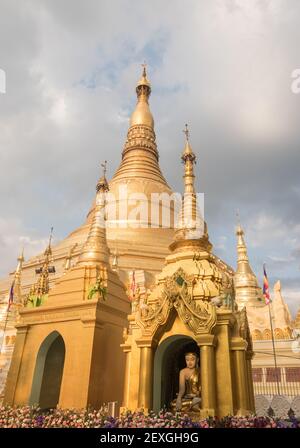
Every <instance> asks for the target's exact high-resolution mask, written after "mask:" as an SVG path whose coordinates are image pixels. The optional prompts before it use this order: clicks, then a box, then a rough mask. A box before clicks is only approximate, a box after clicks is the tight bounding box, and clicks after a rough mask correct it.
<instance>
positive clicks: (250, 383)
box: [246, 352, 255, 412]
mask: <svg viewBox="0 0 300 448" xmlns="http://www.w3.org/2000/svg"><path fill="white" fill-rule="evenodd" d="M252 356H253V353H249V352H246V367H247V371H248V391H249V404H250V410H251V411H252V412H255V399H254V388H253V377H252V365H251V359H252Z"/></svg>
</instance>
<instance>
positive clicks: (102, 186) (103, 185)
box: [96, 160, 109, 193]
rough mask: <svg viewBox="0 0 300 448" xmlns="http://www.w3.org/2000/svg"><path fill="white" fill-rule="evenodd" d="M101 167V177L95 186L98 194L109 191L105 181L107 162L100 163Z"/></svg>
mask: <svg viewBox="0 0 300 448" xmlns="http://www.w3.org/2000/svg"><path fill="white" fill-rule="evenodd" d="M101 167H102V168H103V176H102V177H100V179H99V180H98V182H97V185H96V192H97V193H99V192H100V191H102V192H106V191H108V190H109V187H108V183H107V180H106V177H105V175H106V171H107V160H104V163H101Z"/></svg>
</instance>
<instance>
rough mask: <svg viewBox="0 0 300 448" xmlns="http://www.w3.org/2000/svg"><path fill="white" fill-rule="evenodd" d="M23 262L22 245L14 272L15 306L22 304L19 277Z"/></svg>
mask: <svg viewBox="0 0 300 448" xmlns="http://www.w3.org/2000/svg"><path fill="white" fill-rule="evenodd" d="M23 262H24V247H23V248H22V251H21V253H20V255H19V256H18V264H17V268H16V270H15V274H14V299H13V303H14V305H17V306H23V305H24V303H23V300H22V291H21V277H22V267H23Z"/></svg>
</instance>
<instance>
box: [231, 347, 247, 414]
mask: <svg viewBox="0 0 300 448" xmlns="http://www.w3.org/2000/svg"><path fill="white" fill-rule="evenodd" d="M246 344H247V343H246V341H244V340H243V339H240V338H235V339H233V340H232V344H231V349H232V350H233V353H234V363H235V371H236V375H235V377H236V378H235V380H236V390H237V414H238V415H247V414H249V411H250V403H249V389H248V388H249V383H248V370H247V367H246V357H245V351H246Z"/></svg>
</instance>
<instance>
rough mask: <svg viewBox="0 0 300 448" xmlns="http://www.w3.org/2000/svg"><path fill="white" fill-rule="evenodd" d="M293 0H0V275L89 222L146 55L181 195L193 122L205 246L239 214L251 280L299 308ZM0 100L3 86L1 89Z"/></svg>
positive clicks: (298, 111)
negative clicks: (103, 167) (102, 169)
mask: <svg viewBox="0 0 300 448" xmlns="http://www.w3.org/2000/svg"><path fill="white" fill-rule="evenodd" d="M299 42H300V2H299V0H282V1H280V0H270V1H267V0H251V1H250V0H248V1H246V0H227V1H226V0H223V1H218V0H210V1H206V0H205V1H200V0H195V1H193V0H187V1H185V2H183V1H182V0H179V1H177V0H172V1H171V0H169V1H156V0H151V1H146V0H144V1H142V0H139V1H136V0H130V1H129V0H128V1H126V0H124V1H121V0H120V1H119V0H109V1H104V0H95V1H94V0H88V1H87V0H85V1H83V0H62V1H50V0H49V1H45V0H44V1H43V0H35V1H34V0H23V1H19V0H7V1H5V0H0V69H2V70H4V71H5V73H6V93H5V94H1V93H0V170H1V176H0V275H1V276H4V275H5V274H6V273H7V272H8V271H10V270H12V269H14V268H15V265H16V257H17V255H18V252H19V250H20V247H21V244H22V241H25V252H26V253H25V256H26V257H27V258H28V257H29V256H30V255H34V254H36V253H38V252H40V251H41V250H43V249H44V246H45V244H46V241H47V238H48V234H49V228H50V227H51V226H52V225H53V226H54V229H55V240H56V241H59V240H61V239H62V238H64V237H65V236H66V235H68V233H69V232H70V231H72V230H73V229H74V228H76V227H78V226H79V225H80V224H81V223H82V222H83V221H84V219H85V215H86V213H87V211H88V210H89V207H90V204H91V201H92V199H93V196H94V186H95V182H96V180H97V178H98V176H99V164H100V163H101V162H102V161H103V160H104V159H107V160H109V171H108V174H109V176H112V175H113V173H114V171H115V170H116V168H117V167H118V164H119V162H120V157H121V152H122V147H123V144H124V141H125V137H126V132H127V129H128V118H129V116H130V113H131V111H132V109H133V107H134V104H135V100H136V97H135V90H134V89H135V85H136V81H137V79H138V78H139V77H140V72H141V65H140V64H141V63H142V62H143V61H144V60H146V62H147V64H148V75H149V79H150V81H151V83H152V95H151V110H152V113H153V115H154V120H155V130H156V135H157V143H158V149H159V153H160V165H161V168H162V170H163V173H164V175H165V177H166V178H167V180H168V182H169V184H170V185H171V186H172V188H173V189H174V190H175V191H181V189H182V177H181V176H182V166H181V164H180V159H179V158H180V153H181V151H182V149H183V145H184V140H183V137H184V136H183V134H182V129H183V127H184V124H185V123H186V122H187V123H189V125H190V131H191V138H190V139H191V144H192V147H193V149H194V152H195V153H196V155H197V159H198V163H197V165H196V175H197V190H198V191H199V192H205V218H206V221H207V223H208V229H209V234H210V239H211V241H212V243H213V244H214V251H215V252H216V253H217V254H218V255H219V256H221V257H222V258H223V259H224V260H225V261H226V262H228V263H229V264H231V265H232V266H233V267H235V266H236V243H235V234H234V230H235V224H236V217H235V214H236V210H237V209H239V211H240V217H241V222H242V225H243V226H244V228H245V231H246V240H247V243H248V249H249V256H250V259H251V263H252V266H253V269H254V270H255V272H256V274H257V276H258V279H259V281H260V282H261V278H262V275H261V274H262V264H263V262H266V263H267V268H268V273H269V277H270V280H271V283H272V284H273V282H274V281H275V280H277V279H280V280H281V282H282V292H283V295H284V297H285V298H286V300H287V301H288V304H289V305H290V307H291V310H292V312H293V313H295V311H296V310H297V309H298V308H299V306H300V277H299V274H300V271H299V270H300V207H299V199H300V175H299V171H300V147H299V134H300V129H299V123H300V94H298V95H297V94H294V93H292V91H291V83H292V78H291V74H292V72H293V71H294V70H295V69H297V68H300V57H299V54H300V53H299ZM0 90H1V89H0Z"/></svg>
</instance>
